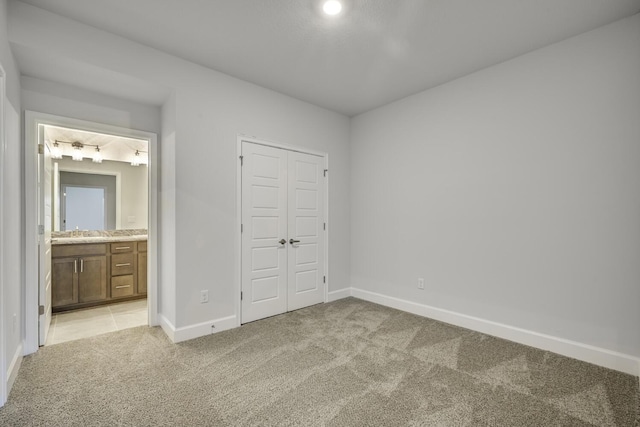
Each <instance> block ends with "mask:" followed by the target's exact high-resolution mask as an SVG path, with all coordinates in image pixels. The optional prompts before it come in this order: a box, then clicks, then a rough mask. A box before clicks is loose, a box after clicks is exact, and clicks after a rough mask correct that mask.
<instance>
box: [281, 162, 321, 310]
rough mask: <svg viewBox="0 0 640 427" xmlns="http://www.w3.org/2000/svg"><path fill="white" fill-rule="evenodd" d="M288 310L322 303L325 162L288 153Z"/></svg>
mask: <svg viewBox="0 0 640 427" xmlns="http://www.w3.org/2000/svg"><path fill="white" fill-rule="evenodd" d="M288 163H289V167H288V175H289V188H288V199H289V200H288V205H289V209H288V221H287V222H288V230H289V233H288V237H289V239H290V240H289V242H288V243H289V248H288V263H287V264H288V283H287V288H288V300H287V310H288V311H291V310H297V309H299V308H302V307H307V306H310V305H313V304H318V303H321V302H323V301H324V251H325V248H324V158H323V157H318V156H314V155H310V154H303V153H298V152H294V151H290V152H289V161H288Z"/></svg>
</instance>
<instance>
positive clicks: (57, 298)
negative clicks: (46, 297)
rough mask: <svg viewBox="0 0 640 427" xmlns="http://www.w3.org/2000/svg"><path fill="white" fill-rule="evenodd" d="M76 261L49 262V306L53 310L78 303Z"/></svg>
mask: <svg viewBox="0 0 640 427" xmlns="http://www.w3.org/2000/svg"><path fill="white" fill-rule="evenodd" d="M77 271H78V259H77V258H53V259H52V260H51V284H52V285H51V304H52V306H53V308H56V307H60V306H62V305H69V304H75V303H77V302H78V276H77Z"/></svg>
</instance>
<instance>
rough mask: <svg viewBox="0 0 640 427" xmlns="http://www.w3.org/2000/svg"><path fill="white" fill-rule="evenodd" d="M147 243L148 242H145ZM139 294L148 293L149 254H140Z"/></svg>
mask: <svg viewBox="0 0 640 427" xmlns="http://www.w3.org/2000/svg"><path fill="white" fill-rule="evenodd" d="M145 243H146V242H145ZM138 293H139V294H146V293H147V253H146V252H140V253H139V254H138Z"/></svg>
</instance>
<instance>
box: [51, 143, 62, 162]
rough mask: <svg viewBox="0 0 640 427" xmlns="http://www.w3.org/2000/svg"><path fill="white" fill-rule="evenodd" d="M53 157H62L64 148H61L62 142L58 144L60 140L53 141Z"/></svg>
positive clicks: (55, 158) (56, 158)
mask: <svg viewBox="0 0 640 427" xmlns="http://www.w3.org/2000/svg"><path fill="white" fill-rule="evenodd" d="M51 158H52V159H54V160H58V159H61V158H62V150H61V149H60V144H58V141H56V142H54V143H53V148H52V149H51Z"/></svg>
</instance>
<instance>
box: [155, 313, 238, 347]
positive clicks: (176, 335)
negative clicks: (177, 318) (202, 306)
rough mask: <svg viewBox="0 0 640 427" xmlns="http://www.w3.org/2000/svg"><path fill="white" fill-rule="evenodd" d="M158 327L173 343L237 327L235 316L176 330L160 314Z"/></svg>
mask: <svg viewBox="0 0 640 427" xmlns="http://www.w3.org/2000/svg"><path fill="white" fill-rule="evenodd" d="M158 318H159V319H160V326H161V327H162V329H163V330H164V332H165V333H166V334H167V336H168V337H169V339H170V340H171V341H172V342H174V343H179V342H182V341H187V340H192V339H194V338H198V337H203V336H205V335H211V334H215V333H218V332H222V331H226V330H227V329H232V328H235V327H237V326H238V325H237V323H236V316H227V317H222V318H220V319H214V320H209V321H208V322H202V323H197V324H195V325H189V326H183V327H180V328H176V327H175V326H174V325H173V324H172V323H171V322H169V321H168V320H167V319H166V318H165V317H164V316H162V315H161V314H159V315H158Z"/></svg>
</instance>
